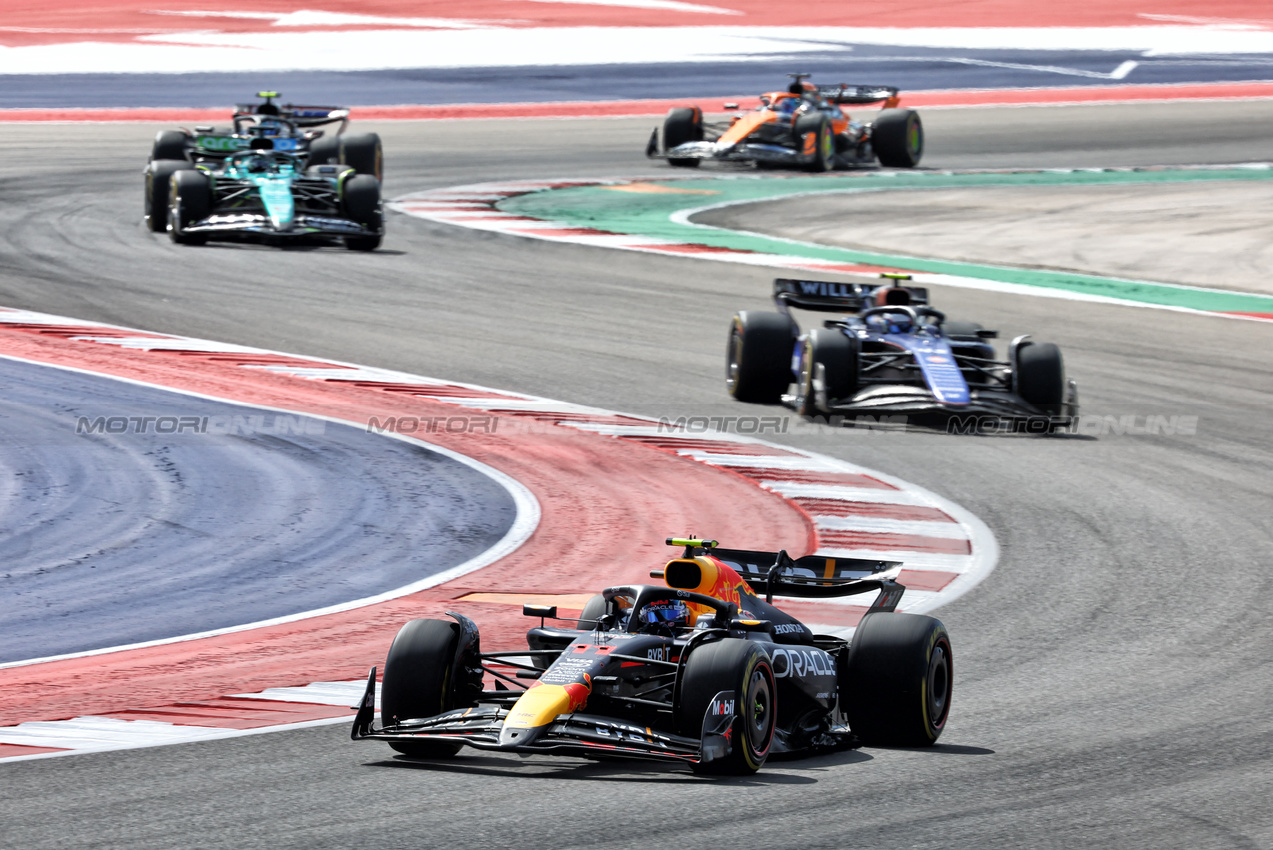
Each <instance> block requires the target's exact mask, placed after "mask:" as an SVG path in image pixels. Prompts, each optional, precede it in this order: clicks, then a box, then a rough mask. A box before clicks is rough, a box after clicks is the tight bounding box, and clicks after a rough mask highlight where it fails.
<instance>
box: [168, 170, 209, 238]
mask: <svg viewBox="0 0 1273 850" xmlns="http://www.w3.org/2000/svg"><path fill="white" fill-rule="evenodd" d="M168 191H169V194H170V195H171V199H170V201H169V203H168V235H169V236H170V237H171V238H172V241H173V242H175V243H177V244H178V245H203V244H205V243H206V242H207V241H208V234H206V233H190V232H188V231H187V228H188V227H190V226H191V225H192V224H194V223H195V222H198V221H200V220H202V219H205V218H207V217H208V216H209V215H211V214H212V184H211V183H210V182H209V181H208V176H207V175H206V174H204V173H203V172H202V171H176V172H174V173H173V175H172V178H171V182H170V183H169V189H168Z"/></svg>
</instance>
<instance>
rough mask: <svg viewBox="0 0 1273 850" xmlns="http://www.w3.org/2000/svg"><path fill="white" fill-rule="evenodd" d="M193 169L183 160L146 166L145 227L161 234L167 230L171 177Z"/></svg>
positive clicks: (155, 161)
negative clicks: (179, 172)
mask: <svg viewBox="0 0 1273 850" xmlns="http://www.w3.org/2000/svg"><path fill="white" fill-rule="evenodd" d="M193 168H194V166H193V165H191V164H190V163H189V162H187V161H186V160H184V159H157V160H154V161H153V162H151V163H150V164H149V165H147V166H146V174H145V206H144V210H145V212H144V216H145V220H146V227H147V228H149V229H150V230H151V231H152V232H154V233H163V232H164V231H165V230H167V229H168V191H169V185H170V184H171V183H172V175H173V174H176V173H177V172H178V171H189V170H191V169H193Z"/></svg>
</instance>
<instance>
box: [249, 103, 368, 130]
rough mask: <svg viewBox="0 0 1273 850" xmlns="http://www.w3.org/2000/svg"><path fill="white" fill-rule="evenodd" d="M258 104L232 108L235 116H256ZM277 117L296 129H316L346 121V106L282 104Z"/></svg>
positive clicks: (259, 105)
mask: <svg viewBox="0 0 1273 850" xmlns="http://www.w3.org/2000/svg"><path fill="white" fill-rule="evenodd" d="M261 105H262V104H259V103H240V104H236V105H235V107H234V114H235V115H256V114H259V113H260V107H261ZM278 117H279V118H282V119H283V120H284V121H291V122H292V123H293V124H295V125H296V126H297V127H318V126H320V125H323V124H330V123H332V122H334V121H348V120H349V107H348V106H296V105H295V104H291V103H288V104H284V105H283V106H280V107H278Z"/></svg>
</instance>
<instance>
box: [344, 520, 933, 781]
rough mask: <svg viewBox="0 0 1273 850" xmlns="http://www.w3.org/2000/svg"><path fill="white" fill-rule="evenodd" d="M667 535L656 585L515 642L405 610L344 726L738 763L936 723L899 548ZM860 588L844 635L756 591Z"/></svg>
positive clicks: (429, 739) (561, 751)
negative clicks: (744, 543) (785, 547)
mask: <svg viewBox="0 0 1273 850" xmlns="http://www.w3.org/2000/svg"><path fill="white" fill-rule="evenodd" d="M667 542H668V544H669V545H674V546H684V547H685V549H684V552H683V554H682V555H681V557H678V558H675V559H673V560H672V561H669V562H668V563H667V565H666V566H665V567H664V568H663V569H661V570H655V571H653V572H651V576H652V577H655V578H661V579H663V581H664V583H665V584H664V585H640V586H624V587H611V588H607V589H606V590H604V591H602V593H601V594H600V595H599V596H596V597H593V599H592V600H591V601H590V602H589V603H588V604H587V606H586V607H585V608H584V610H583V612H582V616H581V619H580V620H579V621H578V622H574V621H571V624H570V626H569V627H560V626H545V625H544V620H543V619H541V621H540V625H539V626H537V627H535V628H532V629H530V630H529V631H528V632H527V635H526V638H527V643H528V648H526V649H515V650H508V651H502V652H483V651H482V649H481V647H480V645H479V636H478V627H477V625H476V624H474V623H473V622H472V621H471V620H469V619H468V618H467V617H464V616H462V615H460V614H456V613H450V614H449V616H451V617H452V618H453V619H454V622H449V621H444V620H412V621H411V622H409V623H407V624H406V625H405V626H403V627H402V629H401V631H399V632H398V636H397V637H396V638H395V639H394V641H393V645H392V646H391V647H390V649H389V657H388V660H387V661H386V663H385V672H384V682H383V690H382V693H381V700H380V716H381V723H382V725H381V726H380V727H377V726H376V725H375V710H376V690H375V686H376V671H375V668H372V671H371V675H370V676H369V677H368V680H367V689H366V692H365V694H364V696H363V699H362V702H361V705H360V707H359V709H358V715H357V717H356V719H355V721H354V726H353V730H352V737H353V739H354V740H361V739H367V738H370V739H375V740H381V741H386V742H388V743H389V745H390V746H391V747H392V748H394V749H395V750H397V751H399V752H401V753H405V754H406V755H408V756H413V757H417V758H446V757H450V756H453V755H455V754H456V753H457V752H458V751H459V749H460V748H461V746H464V745H468V746H470V747H476V748H478V749H485V750H503V751H506V752H515V753H544V754H557V755H574V756H585V757H593V758H595V757H625V758H647V759H662V760H666V761H669V762H673V763H679V764H683V765H688V766H690V767H691V768H692V769H694V770H695V771H696V772H704V773H724V774H748V773H754V772H755V771H757V770H759V769H760V767H761V766H762V765H763V764H764V763H765V759H766V758H767V757H768V756H769V755H770V754H771V753H799V752H815V751H820V750H828V749H835V748H839V747H846V746H849V747H851V746H857V745H861V744H868V745H870V744H884V745H896V746H927V745H930V744H932V743H934V742H935V741H936V740H937V738H938V736H939V735H941V733H942V730H943V729H944V728H945V725H946V719H947V716H948V714H949V711H950V699H951V689H952V685H953V670H954V668H953V666H952V664H953V662H952V656H951V649H950V638H949V636H948V635H947V633H946V629H945V627H944V626H943V625H942V624H941V622H940V621H938V620H936V619H934V618H932V617H925V616H920V615H916V614H902V613H898V612H896V611H895V610H894V609H895V608H896V607H897V603H898V600H899V599H901V596H902V593H903V591H904V588H903V587H902V585H900V584H898V583H897V580H896V579H897V575H898V572H899V571H900V569H901V564H900V563H898V562H891V561H869V560H859V559H852V558H826V557H820V556H813V555H809V556H805V557H803V558H796V559H792V558H790V557H788V555H787V553H786V552H755V551H749V550H741V549H722V548H718V547H717V546H716V543H715V541H709V540H697V539H669V540H668V541H667ZM871 591H878V594H879V595H878V597H877V598H876V599H875V600H874V602H873V604H872V605H871V608H870V610H869V612H868V613H867V614H866V615H865V616H864V617H863V619H862V621H861V623H860V625H859V626H858V628H857V630H856V632H855V634H854V636H853V638H852V640H851V641H846V640H844V639H842V638H838V637H829V636H823V635H815V634H813V632H811V631H810V630H809V629H808V627H806V626H805V625H804V624H802V623H800V622H799V621H798V620H796V619H795V618H794V617H792V616H791V615H789V614H787V613H785V612H783V611H782V610H780V609H779V608H778V607H777V606H776V605H774V604H773V597H774V594H781V595H783V596H798V597H814V598H825V597H837V596H848V595H851V594H859V593H867V592H871ZM761 594H763V596H762V595H761ZM523 612H524V613H526V614H528V615H530V616H534V617H541V618H555V617H556V614H557V609H556V608H555V607H546V606H531V605H527V606H524V608H523ZM488 678H489V679H491V680H493V681H494V687H493V688H488V687H487V685H486V684H485V680H486V679H488Z"/></svg>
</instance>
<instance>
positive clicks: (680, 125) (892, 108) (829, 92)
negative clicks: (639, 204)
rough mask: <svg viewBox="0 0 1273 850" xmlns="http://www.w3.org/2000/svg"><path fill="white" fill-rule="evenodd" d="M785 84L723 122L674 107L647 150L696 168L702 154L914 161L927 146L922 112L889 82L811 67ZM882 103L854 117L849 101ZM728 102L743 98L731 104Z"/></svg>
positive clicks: (838, 164) (785, 161)
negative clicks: (817, 81)
mask: <svg viewBox="0 0 1273 850" xmlns="http://www.w3.org/2000/svg"><path fill="white" fill-rule="evenodd" d="M790 76H791V77H793V78H794V79H795V81H794V82H793V83H792V84H791V85H790V86H789V87H788V89H787V91H777V92H769V93H768V94H762V95H761V96H760V106H758V107H757V108H756V109H755V110H753V111H751V112H748V113H746V114H744V115H736V116H733V118H732V120H730V121H727V122H723V123H707V122H705V121H704V120H703V112H702V110H701V109H699V108H697V107H686V108H680V109H673V110H671V111H670V112H668V114H667V118H666V119H664V121H663V144H662V147H660V146H659V131H658V130H657V129H655V130H654V132H653V133H651V134H650V141H649V143H648V144H647V145H646V149H645V154H646V156H648V157H650V158H653V159H666V160H667V161H668V163H670V164H671V165H676V166H681V167H686V168H693V167H696V166H697V165H698V164H699V163H700V162H702V161H703V160H713V161H717V162H754V163H755V164H756V165H757V167H760V168H805V169H808V170H810V171H831V170H832V169H836V168H848V167H851V166H856V165H870V164H874V163H875V162H876V160H878V161H879V163H880V164H881V165H886V166H890V167H894V168H914V167H915V166H916V165H918V164H919V160H920V157H921V156H922V155H923V153H924V128H923V125H922V124H921V123H920V120H919V113H917V112H915V111H914V110H911V109H899V108H897V105H898V100H899V98H898V90H897V89H895V88H892V87H889V86H849V85H838V86H815V85H814V84H813V83H810V82H808V81H806V79H805V78H806V77H808V76H809V75H808V74H791V75H790ZM867 103H882V104H883V109H882V110H881V111H880V112H879V113H878V114H877V115H875V117H874V118H873V119H872V120H871V121H867V122H861V121H854V120H852V119H850V118H849V116H848V115H847V114H845V112H844V111H843V110H842V109H841V108H840V107H841V106H842V105H845V104H867ZM725 108H726V109H727V110H730V109H737V108H738V104H736V103H727V104H725Z"/></svg>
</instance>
